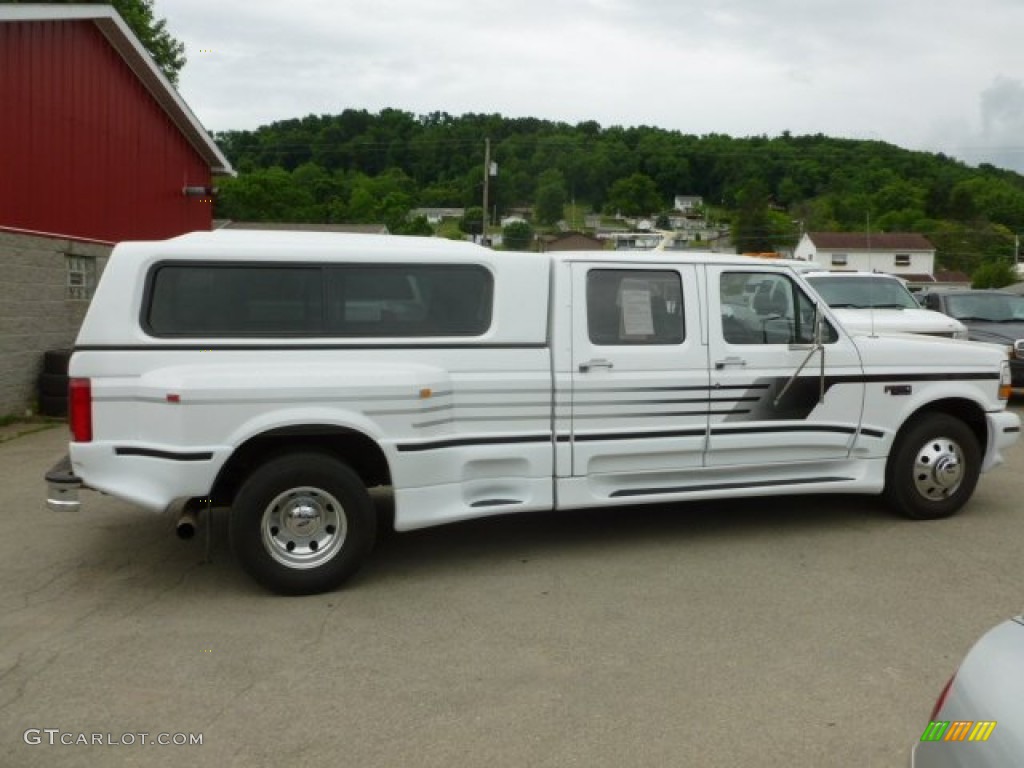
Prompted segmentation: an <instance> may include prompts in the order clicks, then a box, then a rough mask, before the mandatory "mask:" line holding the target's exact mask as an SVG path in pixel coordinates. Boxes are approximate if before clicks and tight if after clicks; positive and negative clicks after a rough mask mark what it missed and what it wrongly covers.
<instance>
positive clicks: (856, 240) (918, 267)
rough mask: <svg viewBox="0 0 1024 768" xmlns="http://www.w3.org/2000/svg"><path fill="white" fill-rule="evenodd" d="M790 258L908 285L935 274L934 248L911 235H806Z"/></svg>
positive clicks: (898, 233)
mask: <svg viewBox="0 0 1024 768" xmlns="http://www.w3.org/2000/svg"><path fill="white" fill-rule="evenodd" d="M793 256H794V258H796V259H801V260H803V261H815V262H817V263H818V264H821V265H822V266H824V267H825V268H826V269H837V270H840V269H841V270H866V271H877V272H888V273H889V274H892V275H899V276H900V277H903V278H905V279H908V280H912V282H922V281H927V280H929V279H930V278H931V276H932V275H933V274H934V273H935V246H934V245H932V244H931V243H930V242H929V241H928V238H926V237H925V236H924V235H919V234H916V233H912V232H807V233H805V234H804V236H803V237H801V238H800V242H799V243H797V246H796V250H795V251H794V254H793Z"/></svg>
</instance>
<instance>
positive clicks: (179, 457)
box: [114, 445, 213, 461]
mask: <svg viewBox="0 0 1024 768" xmlns="http://www.w3.org/2000/svg"><path fill="white" fill-rule="evenodd" d="M114 455H115V456H145V457H146V458H150V459H166V460H168V461H209V460H210V459H212V458H213V452H212V451H192V452H187V451H182V452H178V451H161V450H158V449H156V448H138V447H136V446H130V445H119V446H115V447H114Z"/></svg>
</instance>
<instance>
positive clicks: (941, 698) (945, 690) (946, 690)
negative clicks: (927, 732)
mask: <svg viewBox="0 0 1024 768" xmlns="http://www.w3.org/2000/svg"><path fill="white" fill-rule="evenodd" d="M954 678H956V673H955V672H954V673H953V676H952V677H950V678H949V680H947V681H946V684H945V685H944V686H942V693H940V694H939V698H937V699H936V700H935V706H934V707H932V714H931V717H929V718H928V719H929V720H934V719H935V716H936V715H937V714H939V710H940V709H942V705H943V704H945V703H946V697H947V696H949V689H950V688H951V687H952V686H953V680H954Z"/></svg>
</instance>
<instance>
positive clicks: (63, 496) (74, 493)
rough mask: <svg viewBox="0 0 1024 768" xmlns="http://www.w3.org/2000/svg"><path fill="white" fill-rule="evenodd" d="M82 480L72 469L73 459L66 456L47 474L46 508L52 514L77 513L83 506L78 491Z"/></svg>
mask: <svg viewBox="0 0 1024 768" xmlns="http://www.w3.org/2000/svg"><path fill="white" fill-rule="evenodd" d="M81 488H82V480H81V478H79V477H78V476H76V475H75V473H74V471H73V470H72V469H71V458H70V457H68V456H65V457H64V458H63V459H61V460H60V461H58V462H57V463H56V464H54V465H53V466H52V467H51V468H50V471H49V472H47V473H46V508H47V509H49V510H50V511H52V512H77V511H78V510H79V508H80V507H81V506H82V502H81V501H80V500H79V498H78V491H79V490H80V489H81Z"/></svg>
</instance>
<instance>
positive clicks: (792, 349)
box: [704, 265, 864, 482]
mask: <svg viewBox="0 0 1024 768" xmlns="http://www.w3.org/2000/svg"><path fill="white" fill-rule="evenodd" d="M704 270H705V273H706V277H707V295H708V304H709V308H708V309H709V311H708V328H709V335H708V344H709V350H710V357H711V366H710V373H711V393H712V395H711V396H712V398H713V399H712V403H711V409H710V413H709V423H710V426H709V435H708V450H707V456H706V460H705V465H706V466H707V467H709V468H710V467H726V466H749V467H752V468H754V471H756V473H757V475H758V477H759V478H760V480H762V481H766V482H770V480H771V477H772V476H773V473H774V474H777V475H778V476H779V477H780V478H783V477H784V478H787V479H790V480H792V479H794V478H796V477H804V476H806V478H807V479H815V480H821V479H823V477H824V476H825V475H823V474H822V472H823V468H824V466H825V464H827V463H828V462H829V461H832V460H836V459H843V458H845V457H847V456H848V455H849V452H850V449H851V446H852V445H853V441H854V438H855V436H856V434H857V430H858V429H859V426H860V419H861V411H862V409H863V400H864V383H863V377H862V368H861V362H860V356H859V354H858V352H857V349H856V347H855V346H854V344H853V342H852V341H851V340H850V339H849V338H848V337H847V336H846V335H845V334H844V333H839V332H838V331H837V330H836V329H835V328H833V327H831V325H829V324H828V323H827V322H826V323H824V324H823V326H822V341H823V342H824V343H823V344H822V349H823V350H824V371H822V363H821V360H822V351H821V350H819V351H816V352H813V354H812V349H813V346H814V345H813V341H814V336H815V332H814V317H815V306H814V300H813V299H812V298H811V295H809V294H808V293H807V292H806V291H805V290H804V288H803V287H802V285H801V284H800V283H799V281H797V280H796V279H795V278H794V276H793V275H792V274H791V273H789V272H788V271H786V270H780V269H778V268H772V267H765V268H759V267H744V266H735V265H733V266H730V265H722V266H717V265H707V266H705V267H704ZM805 361H806V365H805V367H804V368H803V369H802V370H800V372H799V374H798V375H797V371H798V370H799V369H800V366H801V365H802V364H804V363H805ZM787 388H788V389H787ZM822 392H824V394H823V395H822ZM825 474H826V475H827V473H825Z"/></svg>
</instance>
